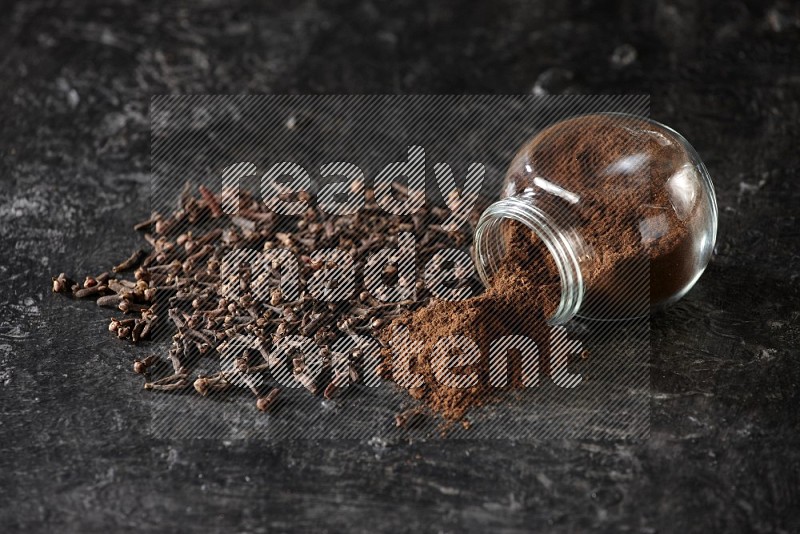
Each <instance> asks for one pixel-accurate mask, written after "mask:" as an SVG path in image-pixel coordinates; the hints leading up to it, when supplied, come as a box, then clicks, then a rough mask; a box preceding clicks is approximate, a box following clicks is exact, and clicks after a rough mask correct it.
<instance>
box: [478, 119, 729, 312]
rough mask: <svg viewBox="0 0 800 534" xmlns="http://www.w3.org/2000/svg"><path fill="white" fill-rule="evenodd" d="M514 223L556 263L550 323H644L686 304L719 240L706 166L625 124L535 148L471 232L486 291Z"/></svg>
mask: <svg viewBox="0 0 800 534" xmlns="http://www.w3.org/2000/svg"><path fill="white" fill-rule="evenodd" d="M510 221H517V222H519V223H522V224H524V225H525V226H526V227H527V228H529V229H530V235H531V239H532V240H533V241H534V242H537V243H541V244H543V245H544V246H545V247H547V250H548V251H549V253H550V256H551V259H552V264H553V265H554V268H555V269H557V271H558V275H559V278H560V286H561V296H560V301H559V302H558V307H557V309H556V311H555V312H554V313H553V315H552V316H551V317H550V318H549V322H550V323H551V324H561V323H564V322H566V321H568V320H570V319H572V318H573V317H576V316H579V317H586V318H591V319H601V320H613V319H629V318H636V317H643V316H646V315H647V314H648V313H649V312H651V311H653V310H655V309H657V308H659V307H661V306H664V305H666V304H669V303H672V302H675V301H677V300H678V299H680V298H681V297H682V296H683V295H685V294H686V292H687V291H689V289H690V288H691V287H692V286H693V285H694V283H695V282H696V281H697V280H698V278H699V277H700V275H701V274H702V273H703V270H704V269H705V267H706V265H707V264H708V261H709V259H710V257H711V253H712V250H713V248H714V241H715V239H716V233H717V203H716V198H715V196H714V188H713V184H712V183H711V178H710V176H709V174H708V171H707V170H706V168H705V166H704V165H703V162H702V161H701V160H700V157H699V156H698V155H697V153H696V152H695V150H694V149H693V148H692V147H691V145H689V143H688V142H687V141H686V140H685V139H684V138H683V137H682V136H681V135H680V134H679V133H677V132H676V131H674V130H672V129H671V128H669V127H667V126H664V125H663V124H659V123H657V122H655V121H651V120H648V119H644V118H641V117H634V116H629V115H623V114H594V115H586V116H581V117H577V118H572V119H568V120H565V121H562V122H559V123H556V124H554V125H552V126H550V127H548V128H546V129H545V130H543V131H541V132H540V133H539V134H537V135H536V136H535V137H533V138H532V139H531V140H530V141H528V142H527V143H526V144H525V145H524V146H523V147H522V149H521V150H520V151H519V153H518V154H517V155H516V156H515V158H514V160H513V161H512V163H511V166H510V167H509V169H508V172H507V174H506V177H505V180H504V182H503V187H502V190H501V192H500V200H498V201H497V202H495V203H493V204H492V205H490V206H489V207H488V208H487V209H486V211H484V213H483V214H482V215H481V218H480V220H479V222H478V225H477V227H476V229H475V251H476V258H475V259H476V268H477V270H478V274H479V276H480V277H481V280H482V281H483V283H484V284H486V285H487V286H488V285H489V284H490V283H491V279H492V276H493V275H494V273H496V272H497V270H498V269H499V268H500V265H501V262H502V261H503V258H504V257H505V255H506V252H507V250H506V249H507V244H508V238H507V236H508V235H509V232H508V231H507V230H508V228H507V225H508V223H509V222H510Z"/></svg>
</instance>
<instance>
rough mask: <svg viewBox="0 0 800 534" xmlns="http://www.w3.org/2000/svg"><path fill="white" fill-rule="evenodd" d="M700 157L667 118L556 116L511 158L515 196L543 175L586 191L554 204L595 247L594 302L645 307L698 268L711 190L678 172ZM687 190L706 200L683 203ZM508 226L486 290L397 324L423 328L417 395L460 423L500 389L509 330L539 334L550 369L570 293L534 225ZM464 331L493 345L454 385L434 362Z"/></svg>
mask: <svg viewBox="0 0 800 534" xmlns="http://www.w3.org/2000/svg"><path fill="white" fill-rule="evenodd" d="M689 160H690V157H689V156H688V154H687V151H686V149H685V147H684V146H682V145H681V144H680V143H678V142H676V139H675V138H674V136H673V134H672V133H671V132H670V131H668V130H667V129H665V128H662V127H660V126H659V125H657V124H655V123H652V122H648V121H644V120H642V119H637V118H631V117H620V116H613V115H591V116H584V117H579V118H576V119H571V120H568V121H563V122H561V123H558V124H556V125H554V126H552V127H550V128H548V129H546V130H544V131H543V132H541V133H540V134H539V135H537V136H536V137H535V138H534V139H532V140H531V142H529V143H528V144H527V145H526V146H524V147H523V148H522V150H521V151H520V153H519V154H518V156H517V157H516V158H515V161H514V162H513V163H512V165H511V170H510V172H509V175H508V177H507V178H506V183H505V184H504V187H503V196H507V195H515V194H519V193H521V192H522V191H524V190H525V189H527V188H530V187H534V185H535V184H533V183H532V180H533V177H543V178H544V179H545V180H548V181H549V182H551V183H553V184H557V185H558V186H560V187H562V188H564V189H566V190H568V191H569V190H571V191H579V192H580V202H579V203H578V204H576V205H574V206H573V205H572V204H571V203H569V202H567V201H564V202H562V203H560V204H555V205H554V206H551V208H552V209H553V210H554V211H555V212H558V213H559V216H560V217H563V220H565V221H568V222H569V224H570V225H571V226H572V227H573V228H575V229H577V231H578V232H580V234H581V236H582V238H583V239H584V240H585V242H586V245H587V247H588V250H589V251H590V254H591V262H590V264H589V265H588V266H584V267H582V272H583V276H584V282H585V284H586V286H587V293H586V296H585V301H584V306H583V307H582V311H589V312H590V313H591V312H592V310H598V309H599V310H602V309H604V308H606V307H607V306H612V307H615V308H617V309H620V310H623V312H624V313H627V314H628V316H637V315H642V313H646V312H647V309H648V308H649V306H650V304H652V303H659V302H661V301H663V300H664V299H667V298H669V296H670V295H673V294H675V292H677V291H678V290H679V289H680V288H681V287H683V286H685V284H686V283H687V282H688V281H689V280H690V277H691V276H692V275H693V273H694V272H695V267H694V256H693V254H694V251H693V249H692V244H693V243H692V240H691V238H690V232H689V230H688V228H689V227H690V225H692V224H695V223H694V221H693V218H694V219H696V218H697V213H698V212H699V205H700V202H699V198H700V197H699V196H698V195H697V194H696V193H697V191H692V190H686V189H684V190H681V187H683V188H687V187H691V186H692V185H693V177H692V176H687V178H688V179H687V180H685V181H684V182H685V183H677V184H676V183H670V180H673V181H674V180H676V177H677V178H681V176H680V173H681V172H683V173H687V172H688V173H691V172H695V171H693V170H692V167H691V166H689V167H687V166H686V162H687V161H689ZM692 195H694V197H692ZM682 197H684V198H682ZM695 197H696V198H695ZM685 198H693V199H694V200H695V203H694V204H693V205H681V202H683V201H684V200H685ZM555 202H556V203H558V202H559V199H556V200H555ZM648 224H652V225H653V227H652V228H649V227H647V225H648ZM643 225H645V226H644V227H643ZM503 231H504V240H505V245H506V246H505V250H506V251H507V252H506V257H505V258H504V259H503V261H502V262H501V267H500V269H499V271H498V272H497V273H495V275H494V278H493V280H492V285H491V287H489V288H488V289H487V291H486V292H485V293H484V294H482V295H480V296H477V297H475V298H472V299H468V300H465V301H460V302H446V301H433V302H432V303H431V304H430V305H429V306H427V307H426V308H424V309H421V310H419V311H417V312H415V313H414V314H413V315H411V316H409V317H406V318H403V319H400V320H398V321H396V322H395V325H394V326H398V325H406V326H407V327H408V329H409V334H410V336H411V338H412V339H415V340H417V341H419V342H422V343H423V348H422V351H421V352H420V354H418V355H417V356H416V361H415V362H414V365H412V366H411V371H416V372H418V373H420V374H421V375H422V376H423V377H424V382H425V384H424V386H422V387H418V388H413V389H412V390H410V393H411V395H412V396H413V397H414V398H416V399H419V400H420V401H421V402H422V403H423V405H425V406H427V407H428V408H429V409H430V410H431V411H432V412H433V413H434V414H437V415H440V416H442V417H443V418H444V419H445V420H448V421H451V422H452V421H458V420H463V419H464V417H465V415H466V414H467V412H468V411H469V410H470V409H471V408H472V407H474V406H478V405H481V404H485V403H486V402H489V401H492V400H495V399H497V398H498V391H499V390H498V388H496V387H493V386H492V385H490V381H489V376H488V374H489V361H488V356H489V347H490V345H491V343H492V342H493V341H495V340H497V339H499V338H500V337H502V336H506V335H522V336H526V337H528V338H530V339H532V340H534V341H535V342H536V343H537V345H538V348H539V355H540V362H541V363H540V372H541V373H542V375H543V376H544V375H546V373H547V372H548V358H549V355H548V354H547V346H548V343H547V342H546V341H547V339H546V336H547V335H548V329H547V325H546V321H547V318H548V317H549V316H550V315H551V314H552V313H553V311H554V310H555V308H556V307H557V303H558V300H559V298H560V283H559V276H558V273H557V271H556V268H555V265H554V264H553V261H552V258H551V256H550V254H549V252H548V251H547V249H546V247H545V246H544V244H543V243H542V242H541V241H540V240H539V239H538V238H536V236H535V235H534V234H533V233H532V232H531V231H530V230H528V229H527V228H526V227H524V226H523V225H521V224H520V223H516V222H512V221H508V222H507V223H505V224H504V230H503ZM621 288H622V289H621ZM457 335H461V336H465V337H468V338H470V339H472V340H473V341H474V342H475V343H476V344H477V346H478V347H479V348H480V351H481V357H480V361H479V363H478V364H476V365H475V366H474V367H475V368H474V369H465V371H468V372H469V371H474V372H477V374H478V376H479V380H478V383H477V385H475V386H474V387H470V388H465V389H459V388H454V387H448V386H446V385H442V384H441V383H440V382H439V381H438V380H437V379H436V377H435V376H434V374H435V373H434V370H433V369H432V368H431V357H432V352H433V350H434V347H435V346H436V343H437V341H438V340H439V339H440V338H442V337H445V336H457ZM510 352H511V351H510ZM514 356H515V355H514V354H509V357H510V365H509V368H510V373H511V376H510V377H509V380H508V382H507V383H508V384H509V388H519V387H522V385H521V383H520V377H519V373H520V365H519V361H517V362H514ZM516 357H517V360H518V359H519V355H518V354H517V355H516ZM515 363H516V365H515ZM506 389H508V388H506Z"/></svg>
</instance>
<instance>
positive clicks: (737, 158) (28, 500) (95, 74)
mask: <svg viewBox="0 0 800 534" xmlns="http://www.w3.org/2000/svg"><path fill="white" fill-rule="evenodd" d="M161 4H166V3H162V2H116V3H114V2H77V1H76V2H56V1H42V0H31V1H25V2H21V1H20V2H16V3H10V4H9V3H5V4H3V5H2V6H0V13H2V16H0V50H2V55H0V94H2V96H3V98H2V99H0V155H1V156H0V250H1V251H2V254H0V288H2V290H1V292H0V530H2V531H7V532H15V531H24V532H122V531H130V530H137V531H154V532H156V531H158V532H169V531H187V532H195V531H197V532H200V531H210V532H214V531H225V532H231V531H235V532H239V531H248V532H267V531H270V532H271V531H287V530H296V531H330V532H338V531H353V532H373V531H391V532H405V531H423V532H425V531H437V532H461V531H476V532H486V531H492V532H516V531H528V530H553V531H575V530H578V531H582V530H588V529H597V530H600V531H626V530H627V531H636V532H693V531H698V532H699V531H703V532H707V531H713V532H737V531H738V532H743V531H758V532H774V531H785V532H796V531H798V529H800V517H799V516H798V509H800V448H798V445H800V436H799V435H798V429H799V428H800V424H799V423H800V417H799V416H798V405H800V393H798V386H799V385H800V363H798V358H799V357H800V353H799V351H798V348H797V347H798V341H800V252H799V251H800V232H799V231H798V220H797V212H798V208H800V189H799V188H798V187H797V183H798V168H800V165H799V164H798V162H799V160H800V156H799V155H798V150H797V149H798V141H800V69H799V68H798V59H797V58H798V57H800V11H799V10H798V7H797V5H796V4H793V3H790V2H780V1H777V2H773V1H771V0H767V1H766V2H764V1H756V0H751V1H746V2H716V3H711V2H696V1H690V0H675V1H670V2H668V1H666V0H661V1H650V2H642V1H618V2H612V1H600V0H584V1H568V2H564V3H557V2H542V1H535V2H523V1H516V2H515V1H501V2H486V3H478V2H475V3H456V2H447V1H446V2H439V3H436V4H434V5H427V4H424V3H422V2H410V1H401V2H392V3H388V2H387V3H385V4H381V3H373V2H353V1H344V0H342V1H337V2H330V3H324V4H323V3H319V2H298V3H294V4H292V5H291V6H286V7H284V6H280V7H279V3H269V4H267V3H261V2H247V1H227V2H221V1H204V2H198V3H196V4H195V5H194V6H192V7H189V6H178V5H169V6H166V5H165V6H162V5H161ZM530 91H535V92H545V93H560V92H568V91H573V92H590V93H617V92H624V93H633V92H637V93H649V94H651V95H652V116H653V117H654V118H655V119H657V120H660V121H662V122H664V123H666V124H669V125H671V126H673V127H674V128H676V129H677V130H679V131H681V132H682V133H684V134H685V135H686V137H687V138H688V139H689V140H690V141H691V142H692V144H693V145H694V146H695V148H697V150H698V151H699V152H700V154H701V155H702V156H703V158H704V160H705V162H706V164H707V166H708V168H709V170H710V172H711V173H712V176H713V177H714V180H715V184H716V188H717V195H718V200H719V207H720V233H719V239H718V244H717V254H716V256H715V258H714V259H713V261H712V263H711V265H710V267H709V268H708V270H707V271H706V274H705V275H704V276H703V278H702V279H701V280H700V282H699V283H698V285H697V286H696V287H695V288H694V289H693V290H692V291H691V293H690V294H689V295H688V296H687V297H686V298H685V299H684V300H683V301H681V302H680V303H679V304H677V305H676V306H674V307H672V308H670V309H669V310H667V311H666V312H664V313H661V314H659V315H658V316H656V317H654V319H653V325H652V334H653V335H652V341H653V356H652V391H653V398H652V432H651V437H650V439H649V440H647V441H646V442H637V443H625V442H617V443H609V442H574V441H573V442H543V443H516V442H509V441H498V442H476V441H464V442H453V441H430V442H414V443H402V442H398V443H390V444H384V445H376V444H375V443H370V442H343V441H337V442H314V441H298V442H287V443H277V444H274V443H268V442H247V441H231V442H215V441H167V440H155V439H153V438H152V437H151V436H150V435H148V432H147V422H148V418H149V416H150V414H149V409H148V407H147V406H148V405H147V403H146V397H147V396H146V395H144V394H143V393H142V392H141V391H140V381H139V380H138V377H136V376H133V375H132V374H131V373H130V372H129V366H130V362H131V360H132V358H133V356H134V355H137V354H140V353H141V352H142V350H141V349H135V348H132V347H130V346H128V345H124V344H121V343H118V342H116V341H115V340H114V339H111V338H110V337H109V336H108V335H106V334H105V333H104V332H103V330H104V328H105V321H106V316H105V314H102V313H98V311H97V309H96V308H95V307H94V305H92V304H89V303H87V304H83V303H75V302H72V301H68V300H66V299H63V298H60V297H58V296H54V295H52V294H51V293H50V290H49V277H50V276H51V275H53V274H56V273H58V272H60V271H67V272H70V273H81V272H88V271H96V270H98V267H99V266H108V265H110V264H111V262H112V261H113V260H115V259H117V258H119V257H120V256H121V255H124V254H125V253H126V252H127V251H129V250H130V249H131V248H132V246H133V245H134V243H135V242H136V239H137V236H135V235H134V234H133V233H132V232H130V230H129V229H130V226H131V224H132V223H133V222H134V221H136V220H138V219H140V218H142V217H143V216H144V215H145V214H146V213H147V211H148V192H149V187H148V179H149V178H148V164H149V161H148V157H149V152H148V151H149V129H148V128H149V126H148V103H149V98H150V96H151V95H153V94H159V93H173V92H203V93H206V92H214V93H229V92H230V93H239V92H259V93H260V92H274V93H283V92H286V93H352V92H355V93H373V92H379V93H395V92H397V93H527V92H530Z"/></svg>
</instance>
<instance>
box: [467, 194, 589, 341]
mask: <svg viewBox="0 0 800 534" xmlns="http://www.w3.org/2000/svg"><path fill="white" fill-rule="evenodd" d="M523 196H524V194H522V195H518V196H514V197H508V198H505V199H503V200H499V201H497V202H495V203H494V204H491V205H490V206H489V207H488V208H486V210H485V211H484V212H483V214H481V217H480V219H479V220H478V225H477V226H476V228H475V258H474V261H475V267H476V269H477V271H478V276H479V277H480V279H481V282H483V284H484V285H485V286H486V287H489V286H490V284H491V279H492V277H493V276H494V275H495V273H497V271H498V270H499V269H500V264H501V262H502V260H503V258H504V257H505V255H506V243H505V240H504V238H503V233H502V227H503V223H504V222H507V221H509V220H513V221H517V222H519V223H522V224H524V225H525V226H526V227H527V228H529V229H530V230H531V231H532V232H533V233H534V234H535V235H536V237H538V238H539V239H541V240H542V243H544V245H545V246H546V247H547V250H548V252H549V253H550V255H551V256H552V258H553V260H554V263H555V265H556V268H557V269H558V277H559V280H560V283H561V298H560V300H559V303H558V307H557V308H556V311H555V312H554V313H553V315H552V316H551V317H550V318H548V320H547V322H548V323H549V324H551V325H557V324H563V323H565V322H567V321H569V320H570V319H572V318H573V317H575V316H576V315H577V313H578V309H579V308H580V306H581V303H582V302H583V297H584V292H585V289H584V281H583V275H582V274H581V269H580V264H579V260H578V253H577V251H576V247H575V246H574V242H573V241H574V236H571V235H570V234H569V233H568V232H567V231H566V230H565V229H563V228H561V227H559V226H558V225H557V224H556V223H555V221H553V220H552V218H551V217H549V216H548V215H547V213H545V212H544V211H542V210H541V209H539V208H538V207H536V206H535V205H533V204H532V203H531V202H530V199H525V198H523Z"/></svg>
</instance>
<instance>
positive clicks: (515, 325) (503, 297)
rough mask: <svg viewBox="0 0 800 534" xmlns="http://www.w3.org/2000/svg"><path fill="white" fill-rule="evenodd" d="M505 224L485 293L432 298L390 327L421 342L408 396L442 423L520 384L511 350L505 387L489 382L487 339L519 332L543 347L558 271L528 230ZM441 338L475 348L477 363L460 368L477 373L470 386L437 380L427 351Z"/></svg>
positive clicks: (517, 360) (555, 299)
mask: <svg viewBox="0 0 800 534" xmlns="http://www.w3.org/2000/svg"><path fill="white" fill-rule="evenodd" d="M507 228H508V230H509V231H508V232H507V234H506V239H507V243H508V250H509V253H508V254H507V256H506V258H505V259H504V261H503V263H502V265H501V268H500V270H499V271H498V272H497V274H496V275H495V277H494V279H493V283H492V286H491V287H490V288H489V289H488V290H487V291H486V292H485V293H483V294H481V295H479V296H477V297H474V298H471V299H467V300H463V301H442V300H436V301H433V302H432V303H431V304H430V305H429V306H427V307H425V308H423V309H421V310H419V311H417V312H415V313H414V314H412V315H409V316H406V317H403V318H401V319H398V320H397V321H395V323H394V324H393V325H392V326H393V327H397V326H400V325H403V326H406V327H408V330H409V334H410V336H411V338H412V339H414V340H417V341H421V342H422V343H423V344H422V349H421V351H420V353H419V354H417V355H416V358H415V360H412V363H411V371H412V372H415V373H419V374H420V375H421V376H422V378H423V380H424V385H423V386H422V387H417V388H412V389H411V390H410V394H411V395H412V396H413V397H414V398H416V399H418V400H420V401H421V402H422V403H423V404H424V405H426V406H427V407H428V408H429V409H430V410H431V411H432V412H434V413H435V414H438V415H441V416H442V417H443V418H444V419H445V420H448V421H458V420H462V419H463V418H464V416H465V415H466V413H467V412H468V411H469V409H470V408H472V407H474V406H479V405H482V404H485V403H487V402H491V401H493V400H496V399H498V398H499V395H498V394H500V393H501V392H502V391H504V390H508V389H518V388H521V387H523V386H522V379H521V365H520V358H521V355H520V354H519V351H514V350H510V351H509V354H508V357H509V365H508V373H509V376H508V377H507V379H506V381H505V382H506V383H507V384H508V386H507V387H505V388H497V387H495V386H493V385H491V383H490V380H489V360H488V355H489V348H490V345H491V343H492V342H493V341H495V340H497V339H499V338H500V337H502V336H506V335H522V336H526V337H527V338H529V339H531V340H534V341H535V342H536V344H537V345H538V346H539V347H540V354H541V349H543V348H545V346H546V342H545V341H546V339H547V335H548V330H547V326H546V321H547V317H549V316H550V315H551V314H552V313H553V311H554V310H555V308H556V306H557V303H558V299H559V297H560V283H559V278H558V273H557V271H556V268H555V265H554V264H553V263H552V258H551V257H550V255H549V254H548V253H547V250H546V248H545V247H544V245H543V244H541V242H539V241H538V240H536V239H534V238H532V234H531V232H530V230H528V229H527V228H526V227H524V226H523V225H521V224H519V223H515V222H514V223H509V224H508V226H507ZM447 336H464V337H467V338H469V339H471V340H472V341H473V342H474V343H475V344H476V345H477V346H478V348H479V349H480V353H481V357H480V360H479V361H478V363H477V364H476V365H475V366H474V367H472V366H470V367H468V368H466V369H463V372H465V373H469V372H475V373H477V377H478V381H477V384H476V385H475V386H472V387H466V388H455V387H450V386H447V385H444V384H441V383H440V382H439V380H437V378H436V376H435V372H434V369H433V368H432V365H431V354H432V352H433V350H434V347H435V345H436V343H437V341H438V340H439V339H440V338H442V337H447ZM543 360H544V361H546V358H543Z"/></svg>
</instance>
